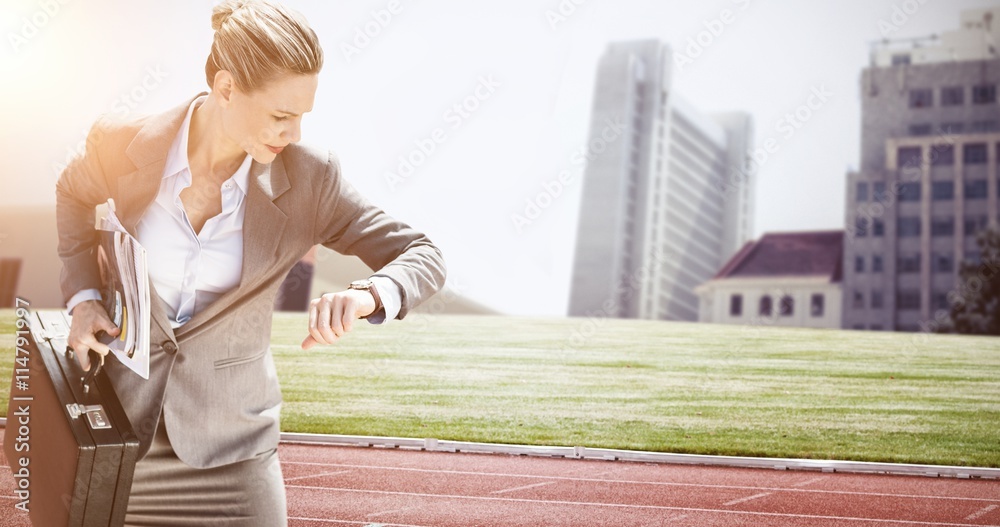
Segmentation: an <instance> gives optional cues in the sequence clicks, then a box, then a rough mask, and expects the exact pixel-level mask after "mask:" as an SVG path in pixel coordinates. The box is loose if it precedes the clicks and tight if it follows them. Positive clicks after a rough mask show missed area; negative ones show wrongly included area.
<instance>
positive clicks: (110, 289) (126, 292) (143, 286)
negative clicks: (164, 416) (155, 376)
mask: <svg viewBox="0 0 1000 527" xmlns="http://www.w3.org/2000/svg"><path fill="white" fill-rule="evenodd" d="M98 234H99V235H100V243H99V245H98V261H99V263H100V267H101V275H102V282H103V283H104V285H103V290H102V291H101V294H102V295H103V297H104V298H103V300H104V308H105V309H106V310H107V311H108V316H109V317H110V318H111V321H112V322H113V323H114V324H115V326H118V328H119V329H120V330H121V332H120V333H119V334H118V336H117V337H112V336H111V335H107V334H105V333H101V335H100V337H99V339H100V341H101V342H103V343H104V344H107V346H108V347H109V348H111V352H112V353H113V354H114V355H115V357H118V360H120V361H121V362H122V364H124V365H125V366H127V367H128V368H129V369H130V370H132V371H134V372H136V373H138V374H139V375H140V376H141V377H142V378H143V379H149V324H150V311H151V309H150V301H149V268H148V267H147V266H146V249H143V247H142V245H140V244H139V241H138V240H136V239H135V237H134V236H132V235H131V234H129V233H128V231H126V230H125V228H124V227H123V226H122V224H121V221H119V220H118V216H117V215H116V214H115V203H114V200H110V199H109V200H108V215H107V217H105V218H103V219H102V220H101V229H100V230H98Z"/></svg>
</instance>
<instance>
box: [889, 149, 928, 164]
mask: <svg viewBox="0 0 1000 527" xmlns="http://www.w3.org/2000/svg"><path fill="white" fill-rule="evenodd" d="M922 155H923V154H922V153H921V152H920V147H919V146H901V147H899V149H897V150H896V164H897V165H898V166H899V168H900V169H902V168H904V167H914V168H917V167H919V166H920V162H921V159H920V158H921V156H922Z"/></svg>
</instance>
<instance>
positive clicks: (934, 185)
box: [931, 181, 955, 201]
mask: <svg viewBox="0 0 1000 527" xmlns="http://www.w3.org/2000/svg"><path fill="white" fill-rule="evenodd" d="M954 198H955V182H953V181H933V182H931V199H933V200H934V201H945V200H949V199H954Z"/></svg>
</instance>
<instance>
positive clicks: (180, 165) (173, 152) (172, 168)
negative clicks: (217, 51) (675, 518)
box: [163, 95, 253, 194]
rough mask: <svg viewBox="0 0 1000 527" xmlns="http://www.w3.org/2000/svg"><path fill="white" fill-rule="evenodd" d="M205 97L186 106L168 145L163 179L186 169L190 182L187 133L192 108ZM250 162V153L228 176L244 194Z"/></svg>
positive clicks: (203, 100)
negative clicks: (184, 114)
mask: <svg viewBox="0 0 1000 527" xmlns="http://www.w3.org/2000/svg"><path fill="white" fill-rule="evenodd" d="M206 99H208V95H202V96H201V97H197V98H195V100H193V101H191V106H188V111H187V115H186V116H185V117H184V122H183V123H181V129H180V130H178V131H177V136H176V137H174V142H173V143H172V144H171V145H170V150H168V151H167V163H166V165H165V166H164V169H163V179H167V178H169V177H171V176H176V175H177V174H180V173H181V172H184V171H185V170H186V171H187V173H186V176H185V177H186V179H187V183H188V184H190V182H191V175H190V174H191V163H190V162H189V161H188V156H187V150H188V149H187V146H188V134H189V132H190V129H191V116H192V115H194V109H195V108H197V107H198V106H200V105H201V104H202V103H203V102H205V100H206ZM252 163H253V158H252V157H251V156H250V154H247V155H246V157H244V158H243V163H241V164H240V166H239V168H237V169H236V172H234V173H233V176H232V177H231V178H230V179H232V180H233V181H234V182H235V183H236V186H238V187H239V188H240V190H241V191H243V193H244V194H246V193H247V182H248V181H249V180H250V165H251V164H252Z"/></svg>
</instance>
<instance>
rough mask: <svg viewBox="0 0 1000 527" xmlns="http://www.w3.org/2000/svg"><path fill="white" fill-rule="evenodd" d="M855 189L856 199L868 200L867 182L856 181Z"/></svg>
mask: <svg viewBox="0 0 1000 527" xmlns="http://www.w3.org/2000/svg"><path fill="white" fill-rule="evenodd" d="M857 190H858V191H857V197H858V201H868V183H865V182H864V181H858V187H857Z"/></svg>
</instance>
